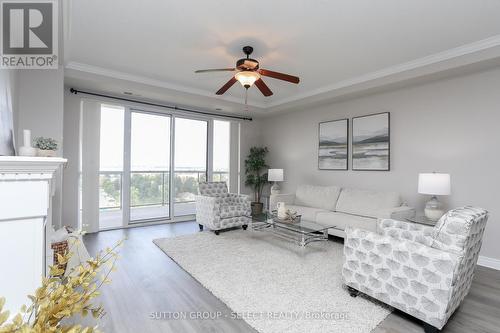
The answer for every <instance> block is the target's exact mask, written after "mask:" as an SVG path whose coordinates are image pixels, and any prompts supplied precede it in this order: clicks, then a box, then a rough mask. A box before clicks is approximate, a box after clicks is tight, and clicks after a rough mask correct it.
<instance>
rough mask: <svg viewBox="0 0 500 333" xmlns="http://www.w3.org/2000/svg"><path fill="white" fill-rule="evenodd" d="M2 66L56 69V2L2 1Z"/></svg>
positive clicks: (0, 15) (0, 6)
mask: <svg viewBox="0 0 500 333" xmlns="http://www.w3.org/2000/svg"><path fill="white" fill-rule="evenodd" d="M0 17H1V19H2V23H1V29H2V31H1V34H0V36H1V43H0V44H1V54H0V57H1V58H0V67H1V68H18V69H29V68H37V69H40V68H50V69H51V68H57V63H58V61H57V51H58V50H57V40H58V35H57V2H56V0H44V1H37V0H34V1H33V0H32V1H29V2H28V1H19V0H18V1H12V0H11V1H8V0H0Z"/></svg>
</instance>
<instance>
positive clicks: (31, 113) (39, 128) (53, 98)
mask: <svg viewBox="0 0 500 333" xmlns="http://www.w3.org/2000/svg"><path fill="white" fill-rule="evenodd" d="M63 89H64V70H63V69H62V68H59V69H57V70H56V69H54V70H46V69H30V70H19V71H18V86H17V108H16V112H15V113H16V114H15V122H16V129H17V133H16V138H17V142H16V146H17V147H19V146H22V143H23V142H22V136H23V129H30V130H31V132H32V134H31V135H32V138H35V137H38V136H44V137H51V138H53V139H55V140H57V142H58V143H59V151H58V155H59V156H62V155H63V143H62V141H63V115H64V112H63ZM55 177H56V179H57V182H58V183H57V184H56V191H55V194H54V197H53V201H52V204H53V217H52V220H53V223H54V225H55V226H56V228H57V226H60V225H61V223H62V224H65V223H64V221H61V207H62V206H61V205H62V195H61V193H62V186H61V180H62V177H61V173H60V172H58V173H56V175H55Z"/></svg>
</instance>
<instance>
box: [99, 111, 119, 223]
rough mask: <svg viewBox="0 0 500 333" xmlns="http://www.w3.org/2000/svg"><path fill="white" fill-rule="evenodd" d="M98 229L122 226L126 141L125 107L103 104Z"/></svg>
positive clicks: (100, 137) (101, 114)
mask: <svg viewBox="0 0 500 333" xmlns="http://www.w3.org/2000/svg"><path fill="white" fill-rule="evenodd" d="M100 112H101V113H100V136H99V142H100V149H99V229H109V228H117V227H121V226H122V225H123V218H122V216H123V200H122V198H123V187H122V184H123V140H124V116H125V108H123V107H118V106H113V105H101V110H100Z"/></svg>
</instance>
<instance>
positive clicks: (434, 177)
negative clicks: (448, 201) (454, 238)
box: [418, 172, 451, 221]
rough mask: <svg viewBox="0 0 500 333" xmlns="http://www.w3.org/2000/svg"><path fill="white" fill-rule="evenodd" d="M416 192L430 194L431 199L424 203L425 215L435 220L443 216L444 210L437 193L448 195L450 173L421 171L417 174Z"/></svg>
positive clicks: (449, 191)
mask: <svg viewBox="0 0 500 333" xmlns="http://www.w3.org/2000/svg"><path fill="white" fill-rule="evenodd" d="M418 193H420V194H428V195H432V197H431V200H429V201H428V202H427V203H426V204H425V210H424V213H425V217H427V218H428V219H429V220H431V221H437V220H439V219H440V218H441V216H443V214H444V210H443V205H442V204H441V202H439V201H438V199H437V196H438V195H450V193H451V184H450V175H449V174H447V173H436V172H433V173H421V174H419V175H418Z"/></svg>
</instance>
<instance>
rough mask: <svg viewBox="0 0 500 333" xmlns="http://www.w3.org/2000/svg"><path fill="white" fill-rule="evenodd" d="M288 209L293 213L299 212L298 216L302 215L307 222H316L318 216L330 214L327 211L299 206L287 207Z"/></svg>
mask: <svg viewBox="0 0 500 333" xmlns="http://www.w3.org/2000/svg"><path fill="white" fill-rule="evenodd" d="M286 208H287V209H290V210H291V211H292V212H297V214H299V215H302V219H304V220H307V221H316V214H318V213H326V212H328V211H327V210H325V209H319V208H313V207H305V206H298V205H286Z"/></svg>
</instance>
